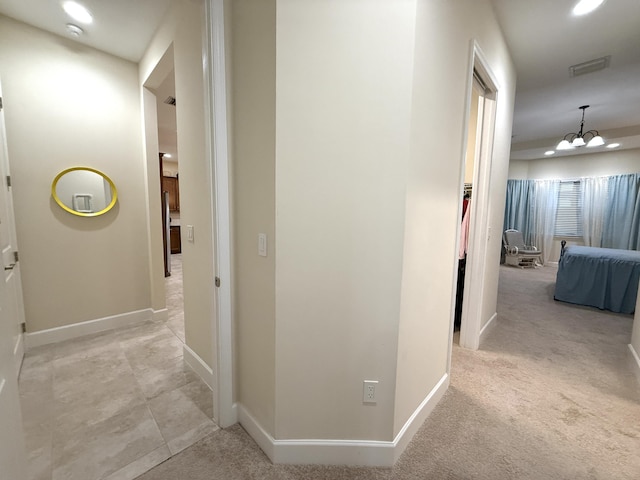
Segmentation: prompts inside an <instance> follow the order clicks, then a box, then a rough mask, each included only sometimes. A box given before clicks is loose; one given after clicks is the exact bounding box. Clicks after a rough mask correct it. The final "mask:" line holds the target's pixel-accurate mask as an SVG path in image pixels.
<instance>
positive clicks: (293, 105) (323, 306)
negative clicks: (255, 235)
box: [276, 0, 415, 440]
mask: <svg viewBox="0 0 640 480" xmlns="http://www.w3.org/2000/svg"><path fill="white" fill-rule="evenodd" d="M414 26H415V1H400V2H374V3H372V2H369V1H365V0H357V1H351V2H343V1H341V0H329V1H323V2H317V1H298V0H281V1H278V8H277V32H276V36H277V42H276V45H277V55H276V58H277V60H276V62H277V75H276V79H277V86H276V165H277V167H276V211H277V215H276V232H277V237H278V239H277V244H276V259H277V262H276V313H277V327H276V435H277V438H334V439H336V438H342V439H351V438H357V439H384V440H391V439H392V423H393V422H392V420H393V404H394V392H395V362H396V356H397V350H396V348H397V335H398V331H397V329H398V316H399V310H400V283H401V276H402V242H403V233H404V203H405V187H406V179H407V163H408V159H409V133H410V131H409V125H410V123H409V122H410V113H411V87H412V84H411V82H412V65H413V42H414ZM365 379H371V380H378V381H379V382H380V383H379V387H378V390H377V396H378V403H377V405H376V406H367V405H363V404H362V382H363V380H365Z"/></svg>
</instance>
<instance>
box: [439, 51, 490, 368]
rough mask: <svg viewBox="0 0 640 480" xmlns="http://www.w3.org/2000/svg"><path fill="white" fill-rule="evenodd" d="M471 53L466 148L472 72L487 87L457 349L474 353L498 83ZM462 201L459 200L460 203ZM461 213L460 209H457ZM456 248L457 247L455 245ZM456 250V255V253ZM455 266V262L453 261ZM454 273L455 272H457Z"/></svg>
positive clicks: (482, 59) (479, 331)
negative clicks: (458, 346)
mask: <svg viewBox="0 0 640 480" xmlns="http://www.w3.org/2000/svg"><path fill="white" fill-rule="evenodd" d="M470 50H471V52H470V56H469V67H468V76H467V92H466V100H465V111H466V112H467V116H466V119H465V126H464V132H463V135H464V137H463V138H464V142H465V145H466V144H467V139H468V131H469V123H470V121H469V115H470V112H471V101H472V90H473V82H474V70H475V71H476V72H477V74H478V76H479V77H480V79H481V80H482V82H483V83H484V85H485V87H486V91H485V95H484V99H485V101H484V106H483V108H482V115H480V114H481V111H480V109H478V119H479V120H480V119H481V120H482V121H481V122H480V121H479V122H478V130H477V132H478V135H477V136H476V147H475V155H474V163H475V165H474V174H473V192H474V194H473V201H472V202H471V205H470V208H471V212H470V213H471V223H470V227H469V246H468V254H467V263H466V270H467V271H466V274H465V286H464V292H465V294H464V295H465V298H464V300H463V304H462V323H461V327H460V346H461V347H464V348H469V349H472V350H477V349H478V347H479V346H480V336H481V334H482V329H483V327H482V313H483V297H484V283H485V282H484V280H485V276H486V262H487V251H488V250H487V244H488V242H489V239H490V231H489V225H490V220H491V218H490V208H489V207H490V196H489V192H490V190H491V173H492V165H493V145H494V134H495V123H496V112H497V102H498V92H499V88H498V82H497V80H496V76H495V75H494V73H493V72H492V70H491V67H490V66H489V62H488V61H487V59H486V57H485V55H484V53H483V52H482V49H481V48H480V45H479V44H478V42H477V41H476V40H472V41H471V49H470ZM465 154H466V148H465V149H464V151H463V152H462V157H461V160H460V161H461V165H463V166H464V164H465V161H466V158H465ZM463 187H464V168H461V172H460V192H462V190H463ZM459 201H460V202H461V201H462V198H460V200H459ZM459 210H460V211H462V206H461V205H460V208H459ZM460 228H461V226H460V222H458V235H457V239H458V240H457V242H458V243H459V242H460ZM458 246H459V245H458ZM458 251H459V250H458V248H456V253H457V252H458ZM456 265H457V258H456ZM456 271H457V269H456ZM454 277H455V278H454V282H453V289H454V290H453V301H454V302H455V291H456V290H455V289H456V285H457V274H456V275H454ZM453 310H454V309H452V316H451V338H450V343H452V341H453V321H454V318H453V317H454V316H453ZM450 370H451V352H449V371H450Z"/></svg>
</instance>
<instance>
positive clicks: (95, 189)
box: [51, 167, 118, 217]
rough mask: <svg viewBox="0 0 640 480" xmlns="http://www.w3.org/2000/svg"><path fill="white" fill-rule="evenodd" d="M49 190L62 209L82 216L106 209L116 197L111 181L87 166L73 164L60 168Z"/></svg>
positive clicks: (111, 206) (99, 213)
mask: <svg viewBox="0 0 640 480" xmlns="http://www.w3.org/2000/svg"><path fill="white" fill-rule="evenodd" d="M51 194H52V195H53V198H54V200H55V201H56V203H57V204H58V205H60V206H61V207H62V208H63V209H64V210H66V211H67V212H69V213H72V214H74V215H79V216H82V217H95V216H97V215H102V214H104V213H106V212H108V211H109V210H111V209H112V208H113V206H114V205H115V204H116V200H117V197H118V194H117V191H116V187H115V185H114V183H113V181H111V179H110V178H109V177H107V176H106V175H105V174H104V173H102V172H100V171H98V170H95V169H93V168H89V167H73V168H68V169H67V170H64V171H62V172H60V173H59V174H58V176H56V178H55V179H54V181H53V184H52V186H51Z"/></svg>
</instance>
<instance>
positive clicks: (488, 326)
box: [478, 312, 498, 345]
mask: <svg viewBox="0 0 640 480" xmlns="http://www.w3.org/2000/svg"><path fill="white" fill-rule="evenodd" d="M497 318H498V312H495V313H494V314H493V315H491V318H490V319H489V321H488V322H487V323H485V324H484V327H482V329H480V335H478V344H479V345H481V344H482V341H483V340H484V337H485V335H487V334H488V333H489V332H490V331H491V330H493V329H494V328H495V326H496V324H497V322H496V321H495V320H496V319H497Z"/></svg>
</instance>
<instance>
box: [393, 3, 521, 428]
mask: <svg viewBox="0 0 640 480" xmlns="http://www.w3.org/2000/svg"><path fill="white" fill-rule="evenodd" d="M416 25H417V26H416V50H415V71H414V81H413V84H414V90H413V105H412V108H413V110H412V115H413V116H412V139H411V162H410V170H409V177H408V188H407V205H406V230H405V243H404V269H403V283H402V310H401V316H400V335H399V341H398V366H397V385H396V392H395V398H396V406H395V416H394V433H398V432H399V431H400V429H401V428H402V426H403V425H404V424H405V422H406V421H407V419H408V418H409V416H410V415H411V414H412V413H413V412H414V410H415V409H416V408H417V407H418V405H419V404H420V403H421V402H422V401H423V400H424V398H425V397H426V396H427V395H428V394H429V392H430V391H431V390H432V389H433V388H434V386H435V385H436V383H437V382H438V381H439V380H440V379H441V378H442V376H443V375H444V374H445V373H446V371H447V360H448V351H449V344H448V339H449V331H450V328H451V323H450V322H451V319H452V315H453V312H452V295H455V289H454V288H453V287H454V285H453V277H454V272H455V269H456V267H457V255H456V251H455V247H456V240H457V238H456V237H457V234H458V227H459V226H458V222H459V218H460V213H459V211H460V208H461V203H460V201H461V199H460V193H461V184H460V181H461V179H462V173H463V172H461V169H462V167H463V162H464V155H465V144H466V141H467V137H466V136H465V130H464V128H465V122H466V120H467V112H466V111H465V109H466V108H467V106H466V105H465V98H466V95H467V92H468V89H469V88H470V85H469V84H468V80H469V75H470V72H469V69H470V64H469V57H470V52H471V48H472V46H471V41H472V40H473V39H475V40H476V41H477V42H478V44H479V46H480V48H481V49H482V51H483V52H484V54H485V55H486V59H487V61H488V63H489V65H488V66H489V68H490V69H491V70H492V71H493V72H494V74H495V75H496V77H497V78H496V80H497V82H498V89H499V91H498V103H497V114H496V115H497V117H496V134H495V139H494V142H495V143H494V152H493V159H492V163H493V166H492V170H491V173H492V174H491V182H490V193H489V200H488V205H489V212H488V216H489V226H490V227H491V229H492V231H494V232H499V231H500V230H501V229H502V225H501V223H502V217H503V211H504V195H505V187H506V172H507V164H508V158H509V148H510V134H511V123H512V121H511V118H512V111H513V98H514V88H515V73H514V68H513V65H512V63H511V60H510V57H509V53H508V51H507V48H506V45H505V43H504V40H503V39H502V36H501V35H500V31H499V28H498V24H497V22H496V20H495V18H494V16H493V14H492V9H491V6H490V4H489V3H488V2H478V1H466V2H463V1H456V2H430V1H421V2H419V3H418V10H417V23H416ZM435 45H439V46H442V47H441V48H434V46H435ZM445 46H446V47H445ZM434 65H437V66H439V67H438V68H437V69H434ZM425 132H428V135H426V134H425ZM433 139H438V141H433ZM479 193H480V192H479V191H477V186H475V185H474V197H476V196H477V195H478V194H479ZM498 224H500V225H499V226H497V225H498ZM487 249H488V252H489V254H488V258H487V261H486V265H485V278H484V283H483V285H484V290H483V298H482V305H479V306H478V307H479V308H481V309H482V323H483V324H484V323H486V322H487V321H488V320H489V319H490V318H491V316H492V315H493V314H494V313H495V311H496V303H497V288H498V269H499V254H500V236H499V235H492V237H491V238H490V239H489V242H488V245H487Z"/></svg>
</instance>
